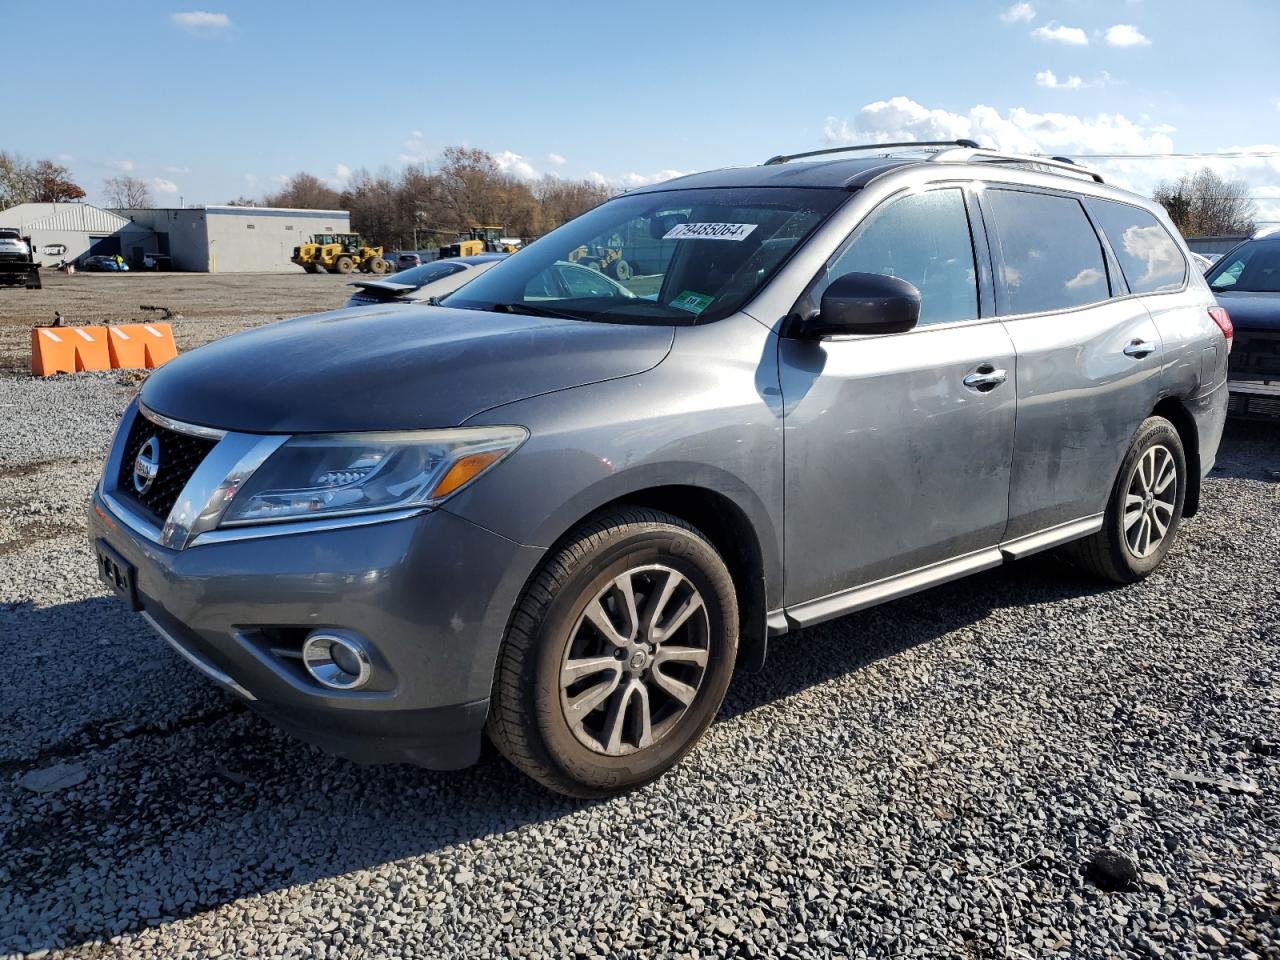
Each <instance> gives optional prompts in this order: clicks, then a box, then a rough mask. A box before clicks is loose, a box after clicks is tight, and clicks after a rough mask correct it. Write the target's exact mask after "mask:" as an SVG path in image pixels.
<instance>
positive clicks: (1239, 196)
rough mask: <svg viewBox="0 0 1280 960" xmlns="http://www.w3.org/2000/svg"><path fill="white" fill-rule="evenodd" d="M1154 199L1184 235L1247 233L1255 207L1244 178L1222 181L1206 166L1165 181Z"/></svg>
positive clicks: (1157, 188)
mask: <svg viewBox="0 0 1280 960" xmlns="http://www.w3.org/2000/svg"><path fill="white" fill-rule="evenodd" d="M1154 196H1155V200H1156V202H1157V203H1159V204H1160V205H1161V206H1163V207H1164V208H1165V210H1166V211H1167V212H1168V214H1169V219H1170V220H1172V221H1173V224H1174V226H1176V227H1177V228H1178V230H1179V231H1181V233H1182V235H1183V236H1185V237H1215V236H1224V235H1232V234H1249V233H1252V232H1253V228H1254V220H1253V217H1254V214H1255V213H1256V212H1257V207H1256V206H1255V205H1254V203H1253V201H1252V200H1251V199H1250V198H1249V185H1248V184H1247V183H1245V182H1244V181H1243V180H1224V179H1222V177H1220V176H1218V174H1216V173H1215V172H1214V171H1213V170H1212V169H1210V168H1209V167H1201V168H1200V169H1199V170H1197V171H1196V172H1195V173H1187V174H1183V176H1182V177H1180V178H1179V179H1178V180H1173V181H1164V182H1163V183H1161V184H1160V185H1159V186H1157V187H1156V189H1155V194H1154Z"/></svg>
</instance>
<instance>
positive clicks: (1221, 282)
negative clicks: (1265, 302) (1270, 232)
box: [1207, 240, 1280, 293]
mask: <svg viewBox="0 0 1280 960" xmlns="http://www.w3.org/2000/svg"><path fill="white" fill-rule="evenodd" d="M1207 279H1208V280H1209V286H1210V287H1212V288H1213V289H1214V290H1240V291H1242V292H1245V293H1280V240H1254V241H1253V242H1251V243H1242V244H1241V245H1240V246H1238V247H1236V248H1235V249H1234V250H1232V251H1231V252H1230V253H1228V254H1227V255H1226V256H1224V257H1223V258H1222V259H1221V260H1219V261H1218V262H1217V263H1216V264H1215V265H1214V267H1213V269H1212V270H1210V271H1209V276H1208V278H1207Z"/></svg>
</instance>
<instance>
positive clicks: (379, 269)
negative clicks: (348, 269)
mask: <svg viewBox="0 0 1280 960" xmlns="http://www.w3.org/2000/svg"><path fill="white" fill-rule="evenodd" d="M390 268H391V264H389V263H387V261H385V260H383V259H382V258H381V257H374V258H373V259H372V260H370V261H369V272H370V273H376V274H377V275H378V276H382V275H383V274H384V273H386V272H387V271H388V270H389V269H390Z"/></svg>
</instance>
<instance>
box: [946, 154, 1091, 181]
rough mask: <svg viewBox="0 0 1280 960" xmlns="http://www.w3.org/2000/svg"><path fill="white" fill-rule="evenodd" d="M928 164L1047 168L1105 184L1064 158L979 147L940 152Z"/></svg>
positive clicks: (1083, 168)
mask: <svg viewBox="0 0 1280 960" xmlns="http://www.w3.org/2000/svg"><path fill="white" fill-rule="evenodd" d="M929 162H930V163H1007V164H1011V165H1022V166H1028V167H1048V168H1049V170H1048V171H1047V172H1049V173H1059V172H1061V173H1068V174H1074V175H1075V176H1077V177H1081V178H1083V179H1085V180H1093V181H1094V182H1096V183H1106V181H1105V180H1103V179H1102V174H1100V173H1098V172H1097V171H1096V170H1092V169H1090V168H1089V167H1085V166H1081V165H1080V164H1078V163H1075V162H1074V161H1072V160H1068V159H1067V158H1066V157H1038V156H1036V155H1035V154H1031V153H1003V152H1002V151H1000V150H984V149H982V148H981V147H967V146H966V147H961V148H957V149H955V150H942V151H939V152H938V153H935V154H934V155H933V156H932V157H930V158H929Z"/></svg>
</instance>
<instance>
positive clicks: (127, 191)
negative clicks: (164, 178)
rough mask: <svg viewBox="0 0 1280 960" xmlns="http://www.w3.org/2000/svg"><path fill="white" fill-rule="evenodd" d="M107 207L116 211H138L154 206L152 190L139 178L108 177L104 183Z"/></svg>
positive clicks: (103, 189) (103, 190)
mask: <svg viewBox="0 0 1280 960" xmlns="http://www.w3.org/2000/svg"><path fill="white" fill-rule="evenodd" d="M102 193H103V196H105V197H106V198H107V206H108V207H112V208H114V209H116V210H137V209H140V208H142V207H149V206H151V205H152V200H151V188H150V187H149V186H148V185H147V181H145V180H142V179H140V178H138V177H127V176H126V177H107V179H106V180H104V181H102Z"/></svg>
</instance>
